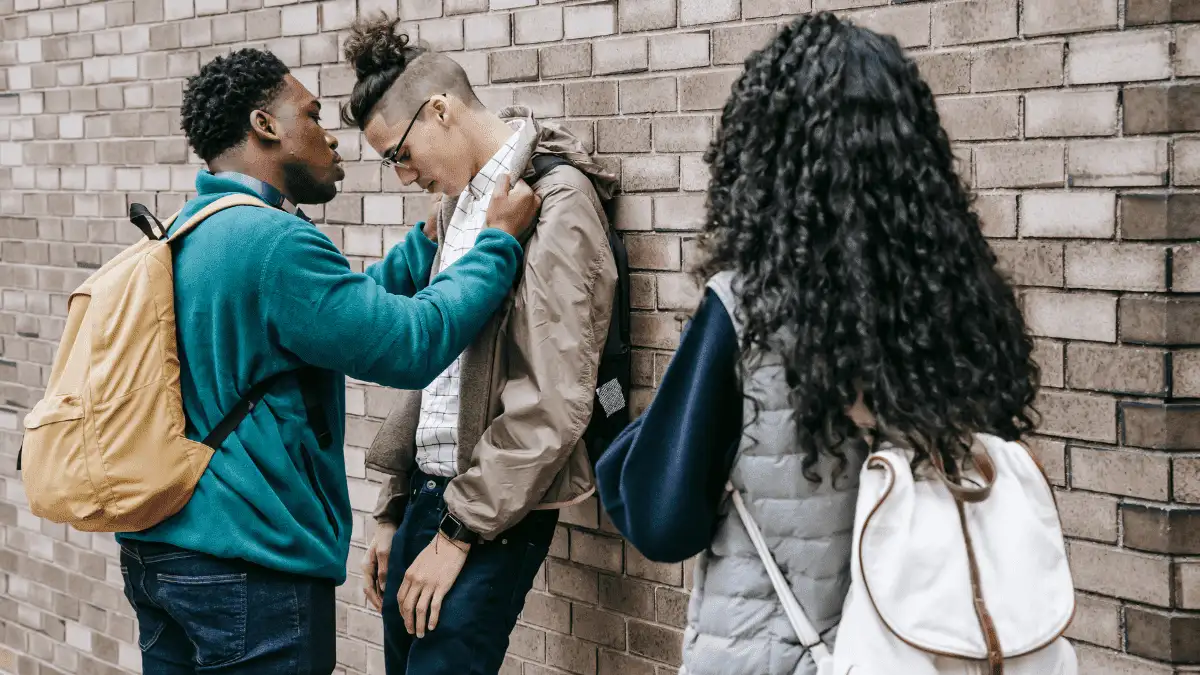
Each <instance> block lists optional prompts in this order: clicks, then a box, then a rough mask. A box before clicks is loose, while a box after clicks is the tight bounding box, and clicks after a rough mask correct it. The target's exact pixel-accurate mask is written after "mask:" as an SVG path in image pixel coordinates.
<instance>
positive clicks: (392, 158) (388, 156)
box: [380, 96, 433, 169]
mask: <svg viewBox="0 0 1200 675" xmlns="http://www.w3.org/2000/svg"><path fill="white" fill-rule="evenodd" d="M432 100H433V97H432V96H431V97H429V98H427V99H425V102H424V103H422V104H421V105H420V106H419V107H417V112H416V114H414V115H413V118H412V121H410V122H409V123H408V128H407V129H405V130H404V135H403V136H401V137H400V142H399V143H397V144H395V145H393V146H392V147H391V149H389V150H388V151H387V152H385V153H383V155H382V156H381V157H380V162H381V163H382V164H383V166H384V168H388V167H391V166H393V165H394V166H398V167H400V168H401V169H411V168H412V167H410V166H409V165H408V164H405V163H404V162H401V161H399V160H397V159H396V155H397V153H399V152H400V148H403V147H404V141H406V140H408V132H410V131H412V128H413V125H414V124H416V123H417V119H418V118H419V117H420V116H421V111H422V110H424V109H425V106H426V105H427V104H428V103H429V102H430V101H432Z"/></svg>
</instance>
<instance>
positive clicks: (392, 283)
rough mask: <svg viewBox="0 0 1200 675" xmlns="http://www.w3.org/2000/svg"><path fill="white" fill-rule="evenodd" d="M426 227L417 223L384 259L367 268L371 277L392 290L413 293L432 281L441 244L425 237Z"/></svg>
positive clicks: (405, 293)
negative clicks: (424, 230) (438, 245)
mask: <svg viewBox="0 0 1200 675" xmlns="http://www.w3.org/2000/svg"><path fill="white" fill-rule="evenodd" d="M423 227H425V223H417V224H416V225H414V226H413V228H412V230H410V231H409V233H408V236H406V237H404V241H402V242H400V243H398V244H396V245H395V246H393V247H392V250H390V251H388V253H387V255H386V256H385V257H384V258H383V260H381V261H379V262H377V263H375V264H374V265H371V266H370V267H368V268H367V269H366V274H367V276H369V277H371V278H372V279H374V280H375V283H377V284H379V285H380V286H383V288H384V289H385V290H387V292H388V293H393V294H395V295H412V294H413V293H416V292H417V291H419V290H421V289H422V288H425V285H426V284H427V283H428V282H429V270H430V268H432V267H433V256H434V254H435V253H437V244H435V243H433V242H432V241H430V240H429V237H426V236H425V233H424V232H422V231H421V228H423Z"/></svg>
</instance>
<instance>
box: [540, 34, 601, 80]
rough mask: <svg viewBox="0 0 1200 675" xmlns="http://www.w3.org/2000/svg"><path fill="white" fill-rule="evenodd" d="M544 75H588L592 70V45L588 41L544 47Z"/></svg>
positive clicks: (542, 57) (553, 76)
mask: <svg viewBox="0 0 1200 675" xmlns="http://www.w3.org/2000/svg"><path fill="white" fill-rule="evenodd" d="M540 59H541V66H542V77H543V78H545V79H553V78H556V77H586V76H587V75H589V74H591V72H592V45H591V44H589V43H587V42H577V43H574V44H566V45H555V46H553V47H543V48H542V49H541V50H540Z"/></svg>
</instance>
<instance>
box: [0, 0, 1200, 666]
mask: <svg viewBox="0 0 1200 675" xmlns="http://www.w3.org/2000/svg"><path fill="white" fill-rule="evenodd" d="M397 3H398V4H397ZM814 5H815V6H814ZM379 9H384V10H387V11H389V12H396V11H399V12H401V13H402V15H403V16H404V17H406V18H407V19H411V20H412V23H411V24H410V25H411V27H412V30H413V31H414V32H417V33H419V36H420V37H421V38H423V39H425V40H427V41H428V42H430V43H432V44H433V45H435V46H437V47H439V48H441V49H444V50H449V51H451V52H452V53H453V54H454V56H455V58H457V59H459V60H460V61H461V63H462V64H463V65H464V66H465V67H466V69H467V71H468V72H469V73H470V76H471V78H472V80H473V81H474V82H475V83H476V84H477V85H478V86H479V87H480V93H481V96H482V97H483V98H484V100H485V102H486V103H488V104H489V105H491V106H500V105H504V104H509V103H513V102H516V103H521V104H526V105H530V106H532V107H533V108H535V109H536V110H537V111H538V112H539V113H540V114H541V115H542V116H544V117H554V118H566V119H567V120H569V123H570V126H571V128H572V129H574V130H575V131H576V132H577V133H578V134H579V135H580V136H581V137H582V138H583V139H584V140H585V141H586V142H587V143H588V146H589V148H593V149H594V150H595V151H596V152H597V153H598V154H599V155H600V156H602V157H603V158H604V161H605V162H606V163H607V164H608V165H609V166H611V167H612V168H614V169H616V170H618V171H619V172H620V173H621V176H622V181H623V187H624V191H625V196H623V197H621V198H620V202H619V214H620V216H619V223H618V224H619V226H620V227H621V228H622V229H623V230H625V232H626V237H627V242H628V245H629V248H630V255H631V262H632V264H633V266H634V267H635V268H636V270H637V272H636V275H635V277H634V302H635V304H636V306H637V310H638V313H637V316H636V318H635V323H634V331H635V339H636V341H637V344H638V345H639V346H640V347H641V349H640V350H639V351H638V352H637V360H636V362H635V363H636V378H637V384H638V386H639V392H638V395H637V402H638V406H639V407H641V406H644V405H645V403H646V401H647V400H648V399H649V398H650V396H651V392H652V388H653V386H654V384H655V382H656V381H657V380H658V378H659V377H660V376H661V374H662V372H663V369H664V368H665V367H666V364H667V361H668V359H669V356H670V350H671V349H672V348H673V347H674V346H675V345H676V344H677V340H678V333H679V329H680V325H681V319H682V316H683V313H684V312H686V311H687V308H688V306H689V305H690V303H691V302H692V301H693V298H694V297H695V294H694V288H693V287H692V286H691V285H690V283H689V281H688V280H687V278H686V276H685V274H684V272H685V271H686V269H687V266H688V265H689V264H690V263H691V262H692V259H693V257H694V248H693V246H692V242H691V237H692V236H693V235H692V234H691V233H692V232H694V230H695V226H696V224H697V222H699V220H700V218H701V217H702V214H703V193H702V190H703V189H704V188H705V183H706V171H705V167H704V165H703V163H702V161H701V153H702V151H703V150H704V148H705V145H706V143H707V142H708V140H709V138H710V135H711V134H712V131H713V128H714V124H715V122H716V116H717V115H718V114H719V109H720V106H721V104H722V102H723V100H724V99H725V96H726V94H727V92H728V89H729V86H730V83H731V81H732V80H733V78H735V77H736V76H737V73H738V70H739V67H740V62H741V60H742V59H743V58H744V57H745V56H746V55H747V53H748V52H749V51H750V50H751V49H753V48H755V47H756V46H758V45H760V44H762V43H763V42H764V41H765V40H767V39H768V38H769V37H770V36H771V35H772V33H773V31H774V30H776V27H777V26H778V25H779V24H780V23H781V22H784V21H787V20H788V16H789V15H791V14H795V13H798V12H805V11H809V10H810V9H836V10H839V11H841V12H842V13H843V14H844V15H845V16H847V17H852V18H853V19H855V20H857V21H859V22H860V23H862V24H864V25H867V26H871V27H875V28H878V29H880V30H884V31H891V32H893V33H894V34H895V35H896V36H897V37H898V39H899V40H900V41H901V42H902V43H903V44H904V45H905V46H906V47H909V48H911V50H912V53H913V54H914V56H915V57H916V58H917V59H918V60H919V62H920V64H921V68H922V69H923V71H924V72H925V73H926V75H927V77H928V80H929V82H930V84H931V85H932V86H933V88H934V89H935V91H936V93H938V94H939V95H940V106H941V109H942V112H943V114H944V120H945V124H946V127H947V129H948V130H949V131H950V132H951V135H952V136H953V138H954V139H955V140H956V144H957V149H958V154H959V157H960V158H961V160H962V165H961V166H962V171H963V172H964V175H965V176H967V177H968V179H969V180H970V181H971V182H972V183H973V185H974V186H975V187H976V188H977V189H978V190H979V193H980V200H979V206H978V208H979V210H980V213H981V215H982V216H983V220H984V226H985V228H986V232H987V234H988V236H989V237H992V241H993V244H994V246H995V248H996V251H997V252H998V253H999V256H1000V258H1001V260H1002V261H1003V265H1004V267H1005V268H1006V269H1007V270H1008V271H1009V272H1010V273H1011V274H1012V275H1013V277H1014V279H1015V281H1016V282H1017V283H1018V284H1020V285H1021V287H1022V291H1021V296H1022V302H1023V303H1024V307H1025V310H1026V313H1027V315H1028V318H1029V322H1030V326H1031V328H1032V330H1033V332H1034V333H1035V334H1036V335H1037V336H1039V337H1038V342H1037V349H1038V359H1039V360H1040V362H1041V363H1042V365H1043V366H1044V375H1043V384H1044V385H1045V389H1044V391H1043V393H1042V395H1041V399H1040V407H1041V410H1042V412H1043V413H1044V417H1045V419H1044V424H1043V427H1042V429H1041V431H1042V433H1043V435H1042V436H1040V437H1038V438H1037V439H1036V440H1035V445H1036V448H1037V452H1038V454H1039V455H1040V456H1041V458H1042V459H1043V460H1044V462H1045V465H1046V467H1047V469H1048V471H1049V473H1050V474H1051V477H1052V480H1053V482H1054V483H1055V484H1056V485H1057V486H1058V487H1059V490H1058V497H1059V504H1060V507H1061V511H1062V519H1063V523H1064V526H1065V528H1066V531H1067V533H1068V534H1069V535H1070V536H1071V543H1070V553H1071V559H1072V563H1073V567H1074V570H1075V574H1076V581H1077V585H1078V588H1079V591H1080V593H1079V608H1078V614H1077V617H1076V620H1075V622H1074V624H1073V625H1072V627H1071V629H1070V633H1069V634H1070V636H1071V637H1072V638H1074V639H1075V640H1076V641H1077V644H1078V647H1079V654H1080V657H1081V665H1082V669H1081V672H1083V673H1086V674H1088V675H1133V674H1135V673H1136V674H1148V675H1149V674H1153V675H1167V674H1169V673H1185V672H1186V673H1200V668H1195V667H1193V668H1187V667H1184V666H1183V665H1182V664H1188V663H1192V664H1195V663H1197V662H1200V507H1198V506H1193V505H1197V504H1200V403H1198V402H1197V401H1198V399H1200V349H1197V348H1196V347H1197V346H1200V296H1197V295H1196V294H1197V293H1200V245H1198V244H1197V243H1195V242H1196V241H1197V239H1198V238H1200V194H1198V193H1197V189H1196V188H1197V186H1200V135H1196V136H1191V137H1189V135H1188V134H1189V133H1192V132H1200V80H1198V79H1193V78H1195V77H1196V76H1200V23H1194V22H1196V21H1200V3H1197V2H1195V1H1194V0H1023V2H1018V0H967V1H942V0H939V1H932V2H931V1H924V2H900V1H899V0H897V1H896V2H894V3H891V4H889V3H888V2H887V1H886V0H621V1H620V2H619V3H618V2H615V1H609V2H583V3H581V2H574V1H572V2H562V3H554V2H551V1H550V0H542V2H541V4H538V2H537V0H490V2H489V0H358V2H357V4H356V3H355V0H329V1H326V2H297V0H106V1H101V2H91V3H86V2H83V3H81V2H78V1H75V0H0V31H2V32H0V37H2V38H3V42H2V43H0V288H2V294H0V302H2V310H0V338H2V339H3V354H2V359H3V360H0V406H3V411H2V412H0V441H2V442H0V541H2V542H3V549H2V551H0V671H4V672H11V673H20V674H21V675H32V674H38V675H46V674H49V673H79V674H81V675H83V674H107V673H116V672H129V671H136V669H137V665H138V653H137V647H136V645H135V644H134V629H135V627H134V622H133V619H132V618H131V613H130V610H129V608H128V607H127V605H126V602H125V599H124V598H123V596H122V594H121V590H120V579H121V578H120V574H119V572H118V568H117V564H116V561H115V552H116V547H115V546H114V543H113V539H112V537H111V536H100V535H88V534H81V533H78V532H73V531H69V530H67V529H65V528H63V527H59V526H55V525H52V524H49V523H45V522H40V521H39V520H38V519H37V518H34V517H33V516H32V515H31V514H30V513H29V512H28V510H27V509H26V508H25V500H24V497H23V492H22V487H21V483H20V479H19V477H18V476H17V474H16V472H15V470H14V458H15V454H16V450H17V447H18V445H19V442H20V421H21V419H22V416H23V414H24V412H25V411H26V410H27V409H28V407H29V406H30V404H31V403H32V402H33V401H35V400H36V399H37V397H38V396H39V394H40V391H41V387H42V386H43V383H44V381H45V378H46V374H47V372H48V369H49V364H50V362H51V359H52V356H53V353H54V349H55V345H56V340H57V338H58V337H59V335H60V333H61V331H62V327H63V316H64V315H65V308H66V298H67V293H69V292H70V291H71V290H72V289H73V288H74V286H75V285H76V284H78V283H79V282H80V281H81V280H82V279H83V278H84V277H85V276H86V275H87V274H88V273H89V270H90V269H92V268H95V267H97V266H98V265H99V264H100V263H101V262H102V261H104V260H106V259H108V258H109V257H111V256H112V255H114V254H115V253H116V252H117V251H119V250H120V249H121V248H122V247H124V246H125V245H127V244H129V243H130V242H133V241H134V240H135V239H136V238H137V237H138V236H139V235H138V232H137V230H136V229H135V228H134V227H133V226H131V225H130V224H128V223H127V222H126V221H125V220H124V218H123V215H124V214H125V213H126V208H127V202H128V201H139V202H142V203H146V204H150V205H154V206H155V208H156V209H157V211H158V213H160V214H163V215H166V214H169V213H171V212H172V211H173V210H174V209H175V208H177V207H178V206H179V205H180V203H181V202H182V201H183V200H184V199H185V197H186V196H187V192H188V191H189V190H190V189H191V186H192V180H193V176H194V174H195V172H196V170H197V168H198V164H197V162H196V161H195V158H194V157H191V156H190V153H189V151H188V149H187V146H186V143H185V142H184V139H183V138H182V136H181V135H180V133H179V131H178V127H179V115H178V110H177V106H178V105H179V103H180V98H181V91H182V82H183V80H182V78H183V77H185V76H187V75H189V74H192V73H195V72H196V70H197V69H198V68H199V66H200V64H201V63H203V62H205V61H207V60H208V59H210V58H211V57H212V56H214V55H216V54H219V53H221V52H224V51H227V50H228V49H230V48H232V47H234V46H239V45H247V44H249V45H258V46H265V47H266V48H268V49H271V50H272V51H274V52H276V53H277V54H279V55H280V56H281V57H282V58H283V59H284V61H286V62H287V63H288V64H290V65H291V66H292V67H293V68H294V69H295V70H294V72H295V74H296V75H297V76H298V77H299V78H301V79H302V80H303V81H304V82H305V83H306V84H307V85H308V86H309V88H310V89H312V90H313V91H314V92H319V95H320V96H321V97H322V99H323V102H324V103H325V104H326V110H329V111H332V110H334V109H335V105H336V104H337V103H338V102H339V101H340V100H342V99H344V97H345V96H346V94H348V92H349V90H350V87H351V85H352V77H351V75H350V73H349V71H348V70H347V69H346V68H344V67H343V66H342V65H340V64H338V58H339V48H338V47H339V39H340V38H341V36H342V34H343V33H344V29H345V28H346V27H347V26H348V25H349V24H350V22H351V21H352V19H353V18H354V16H355V14H356V12H359V13H362V12H368V11H374V10H379ZM336 117H337V116H336V115H335V114H332V113H331V114H327V115H326V121H327V124H329V125H336V124H337V122H336ZM336 133H337V135H338V137H339V138H340V139H341V152H342V154H343V156H346V157H347V158H348V159H350V160H360V159H361V160H362V162H361V163H354V164H352V165H351V166H350V167H349V170H348V173H347V177H346V180H345V183H344V186H343V187H344V192H343V193H342V194H341V195H339V196H338V198H337V199H336V200H334V201H333V202H332V203H330V204H328V205H327V206H326V207H325V208H324V209H321V208H318V209H314V210H312V211H313V212H315V215H316V216H317V217H318V219H319V220H321V221H323V223H324V225H323V229H324V230H325V231H326V232H327V233H328V234H329V235H330V236H331V237H333V239H334V240H335V241H336V242H337V243H338V244H339V245H340V246H341V247H342V248H343V250H344V251H345V252H346V254H347V255H348V256H350V257H351V259H352V260H353V261H354V264H355V265H362V264H364V263H367V262H369V261H371V260H373V259H375V258H377V257H378V256H380V255H382V252H383V251H384V249H385V248H386V247H388V246H390V245H391V244H392V243H393V242H396V241H398V240H399V239H400V238H401V237H402V236H403V234H404V232H405V227H404V225H403V223H405V222H412V221H414V220H415V219H417V218H419V217H420V216H421V214H423V213H424V211H425V202H424V199H423V198H422V197H421V196H419V195H416V194H413V193H411V192H406V191H404V190H402V189H401V188H400V186H399V185H398V184H397V181H396V179H395V177H394V175H393V174H391V173H389V172H381V171H380V168H379V165H378V163H377V162H375V161H374V160H376V159H377V157H376V156H375V155H374V154H373V153H372V152H371V150H370V149H369V148H368V147H367V146H366V144H365V143H363V141H362V139H361V137H360V135H359V134H358V133H356V132H354V131H351V130H341V129H339V130H338V131H337V132H336ZM391 400H392V395H391V393H390V392H388V391H387V390H385V389H382V388H379V387H374V386H370V385H366V384H363V383H358V382H352V383H350V385H349V387H348V406H349V412H350V415H351V417H350V419H349V422H348V425H349V426H348V437H347V443H348V447H347V448H346V454H347V459H348V461H347V465H348V468H349V472H350V475H351V495H352V499H353V502H354V506H355V508H356V509H358V510H359V512H358V513H357V515H356V520H355V535H354V542H355V546H354V549H353V550H352V552H351V555H350V568H351V570H352V573H353V572H356V571H357V566H358V561H359V559H360V557H361V555H362V546H363V542H364V541H366V539H367V537H368V536H369V535H370V533H371V528H372V524H371V523H370V522H369V519H368V518H365V517H364V515H363V512H364V511H365V510H367V509H369V508H370V507H371V506H372V504H373V502H374V498H375V494H376V490H377V479H378V476H375V475H371V474H370V472H368V471H366V470H365V468H364V465H363V455H364V452H363V449H364V448H365V447H367V445H368V443H369V442H370V440H371V438H372V436H373V434H374V431H375V429H376V428H377V426H378V424H379V420H380V418H381V417H382V416H383V415H385V414H386V412H387V411H388V409H389V406H390V404H391ZM690 571H691V570H690V567H689V566H688V565H659V564H654V563H651V562H648V561H647V560H645V559H644V558H643V557H641V556H640V555H638V553H637V552H636V551H634V550H633V549H632V548H631V547H629V546H626V545H624V544H623V543H622V541H621V540H620V539H619V538H617V537H616V536H614V535H613V530H612V527H611V525H610V524H608V523H607V522H605V520H604V518H603V516H602V515H601V514H600V513H599V511H598V509H597V506H596V504H595V503H594V502H590V503H588V504H586V505H585V506H583V507H581V508H576V509H573V510H572V511H570V512H569V513H566V514H564V516H563V525H562V526H561V527H560V529H559V532H558V537H557V538H556V540H555V543H554V547H553V551H552V558H551V559H550V560H549V561H548V562H547V564H546V566H545V569H544V571H543V572H542V573H541V574H540V575H539V577H538V581H537V588H536V590H535V591H534V592H533V593H532V594H531V595H530V597H529V600H528V604H527V605H526V611H525V615H524V620H523V622H522V624H521V626H520V627H518V628H517V629H516V631H515V633H514V634H513V643H512V649H511V653H512V656H511V658H510V659H509V660H508V662H507V663H506V666H505V669H504V672H505V673H506V674H507V675H517V674H518V673H523V674H524V675H548V674H550V673H563V672H568V673H579V674H581V675H593V674H596V673H599V674H601V675H615V674H617V673H620V674H621V675H665V674H666V673H669V672H674V670H675V666H676V665H677V664H678V662H679V656H680V636H681V632H680V627H681V626H682V625H683V623H684V616H685V608H686V599H687V595H686V589H687V588H688V586H689V584H690V581H691V577H690ZM359 588H360V587H359V582H358V579H357V577H353V576H352V578H351V580H350V582H349V583H348V584H347V585H345V586H344V587H342V589H341V590H340V591H339V597H340V598H341V601H342V602H341V604H340V605H339V607H338V629H339V632H340V638H339V640H338V651H339V660H340V663H341V667H342V668H343V669H344V671H345V672H347V673H362V672H367V673H382V672H383V658H382V655H381V652H380V651H379V643H380V634H381V625H380V621H379V619H378V618H377V617H376V616H374V615H373V614H371V613H369V612H368V611H366V610H365V609H364V605H363V601H362V596H361V592H360V590H359Z"/></svg>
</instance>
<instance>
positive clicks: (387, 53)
mask: <svg viewBox="0 0 1200 675" xmlns="http://www.w3.org/2000/svg"><path fill="white" fill-rule="evenodd" d="M399 23H400V19H399V18H389V17H388V16H387V15H386V14H384V13H382V12H380V13H379V14H378V15H377V16H376V17H375V18H364V19H359V20H358V21H355V22H354V25H353V26H351V28H350V35H349V37H347V38H346V44H345V46H344V47H343V48H342V54H343V55H344V56H345V57H346V61H347V62H348V63H349V64H350V65H351V66H352V67H353V68H354V77H355V79H356V80H357V82H356V83H355V85H354V90H353V91H352V92H351V94H350V100H349V101H348V102H347V103H345V104H343V105H342V115H341V117H342V122H343V123H345V124H347V125H351V126H356V127H358V128H359V129H362V128H363V127H364V126H365V125H366V123H367V117H368V116H370V114H371V111H372V110H373V109H374V108H375V106H376V105H377V104H378V103H379V101H380V99H382V98H383V96H384V94H385V93H387V90H388V88H389V87H391V86H392V83H394V82H395V81H396V78H397V77H399V76H400V74H401V73H403V72H404V71H405V69H407V68H408V67H409V66H410V65H412V62H413V61H414V60H415V59H416V58H417V57H418V56H420V55H421V54H423V53H425V51H426V49H425V48H423V47H418V46H415V45H411V44H409V42H410V40H409V37H408V34H407V33H404V32H397V30H396V26H397V24H399Z"/></svg>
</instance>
